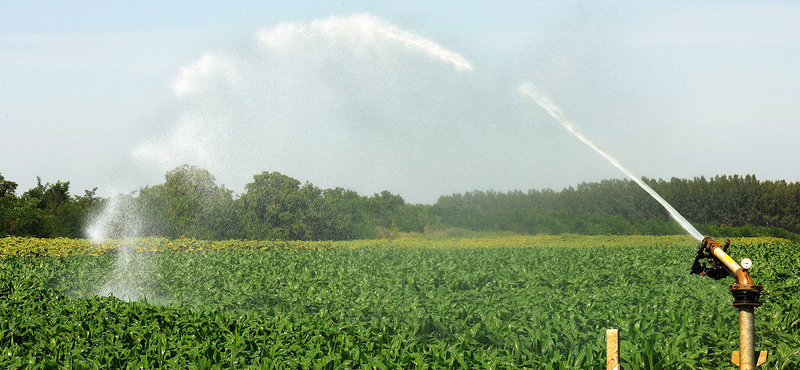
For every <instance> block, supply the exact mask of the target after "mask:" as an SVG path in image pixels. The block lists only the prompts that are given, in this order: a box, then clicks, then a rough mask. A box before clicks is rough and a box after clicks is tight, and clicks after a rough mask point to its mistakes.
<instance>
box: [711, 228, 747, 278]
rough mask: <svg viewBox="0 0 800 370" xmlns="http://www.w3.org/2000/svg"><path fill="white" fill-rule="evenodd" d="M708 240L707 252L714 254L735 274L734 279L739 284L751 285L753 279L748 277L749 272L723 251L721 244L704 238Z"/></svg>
mask: <svg viewBox="0 0 800 370" xmlns="http://www.w3.org/2000/svg"><path fill="white" fill-rule="evenodd" d="M706 240H708V244H707V247H706V248H708V250H709V252H711V254H713V255H714V257H716V258H717V259H718V260H719V261H720V262H722V264H723V265H724V266H725V268H726V269H728V271H730V272H731V273H732V274H734V275H736V280H737V283H738V284H739V285H753V279H752V278H751V277H750V274H748V273H747V271H745V270H744V269H743V268H742V266H739V264H738V263H736V261H734V260H733V258H731V256H729V255H728V254H727V253H725V251H724V250H723V249H722V245H720V244H719V243H717V242H715V241H714V240H713V239H711V238H706Z"/></svg>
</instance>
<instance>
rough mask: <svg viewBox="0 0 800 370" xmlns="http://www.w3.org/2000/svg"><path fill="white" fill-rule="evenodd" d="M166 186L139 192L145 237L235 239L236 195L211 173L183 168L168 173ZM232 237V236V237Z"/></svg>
mask: <svg viewBox="0 0 800 370" xmlns="http://www.w3.org/2000/svg"><path fill="white" fill-rule="evenodd" d="M164 177H165V180H166V181H165V182H164V183H163V184H159V185H155V186H146V187H144V188H143V189H141V190H140V191H139V196H138V198H137V203H138V205H139V209H140V210H141V212H142V214H143V226H142V233H143V234H144V235H158V236H166V237H172V238H177V237H180V236H186V237H192V238H198V239H219V238H227V237H231V236H233V237H235V236H238V235H236V233H235V231H234V230H237V229H238V225H236V224H235V220H236V217H234V209H233V191H231V190H228V189H226V188H225V187H224V186H217V185H216V183H215V178H214V176H213V175H211V173H210V172H208V170H205V169H201V168H198V167H196V166H190V165H183V166H180V167H177V168H175V169H174V170H172V171H170V172H168V173H167V174H166V175H165V176H164ZM231 234H233V235H231Z"/></svg>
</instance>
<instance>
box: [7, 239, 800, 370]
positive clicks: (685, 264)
mask: <svg viewBox="0 0 800 370" xmlns="http://www.w3.org/2000/svg"><path fill="white" fill-rule="evenodd" d="M720 239H722V238H717V240H718V241H724V239H722V240H720ZM697 246H698V244H697V242H696V241H695V240H694V239H692V238H689V237H684V236H667V237H652V236H577V235H564V236H498V237H492V238H462V239H437V238H406V239H393V240H361V241H346V242H299V241H298V242H280V241H215V242H211V241H200V240H192V239H175V240H170V239H161V238H145V239H133V240H114V241H107V242H104V243H99V244H93V243H90V242H88V241H86V240H75V239H33V238H14V237H8V238H0V350H2V352H0V368H2V369H107V368H114V369H155V368H165V369H249V368H253V369H356V368H357V369H453V368H462V369H604V368H605V337H604V336H605V330H606V329H609V328H616V329H619V331H620V339H621V343H620V353H621V354H620V357H621V363H622V366H623V369H626V370H633V369H731V368H733V365H732V364H731V363H730V358H731V352H732V351H733V350H738V321H737V310H736V309H735V308H734V307H733V306H732V304H731V303H732V297H731V294H730V292H729V291H728V286H729V285H730V284H732V283H733V279H732V278H730V277H729V278H727V279H725V280H719V281H714V280H711V279H709V278H707V277H700V276H697V275H690V274H689V270H690V267H691V264H692V262H693V258H694V254H695V252H696V250H697ZM729 253H730V254H731V256H732V257H733V258H735V259H736V260H741V259H742V258H744V257H749V258H750V259H752V260H753V261H754V266H753V268H752V269H751V274H752V276H753V279H754V280H755V282H756V283H757V284H761V285H763V286H764V287H765V291H766V293H767V294H766V295H764V296H762V299H761V300H762V302H763V306H762V307H759V308H757V309H756V334H757V339H756V348H757V349H759V350H767V351H769V360H768V362H767V363H766V364H765V365H764V366H762V367H761V368H763V369H800V274H799V273H798V270H800V244H797V243H791V242H789V241H786V240H782V239H768V238H762V239H756V238H752V239H746V238H745V239H734V240H732V245H731V248H730V249H729ZM111 292H117V296H119V292H124V293H125V294H126V295H127V297H128V298H132V299H130V300H121V299H118V298H116V297H115V296H113V295H112V294H111Z"/></svg>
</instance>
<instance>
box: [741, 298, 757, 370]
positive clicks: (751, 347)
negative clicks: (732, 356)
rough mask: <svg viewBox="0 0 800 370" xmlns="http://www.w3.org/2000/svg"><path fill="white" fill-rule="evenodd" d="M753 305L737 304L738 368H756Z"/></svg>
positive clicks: (742, 369)
mask: <svg viewBox="0 0 800 370" xmlns="http://www.w3.org/2000/svg"><path fill="white" fill-rule="evenodd" d="M754 310H755V307H753V306H739V370H755V368H756V360H757V359H756V338H755V337H756V330H755V322H754V318H753V311H754Z"/></svg>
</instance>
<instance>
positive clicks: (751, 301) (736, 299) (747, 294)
mask: <svg viewBox="0 0 800 370" xmlns="http://www.w3.org/2000/svg"><path fill="white" fill-rule="evenodd" d="M728 289H729V290H730V291H731V294H733V305H734V306H737V307H738V306H750V307H758V306H761V302H759V301H758V298H759V297H760V296H761V291H762V290H764V287H763V286H761V285H750V284H748V285H739V284H733V285H731V286H730V287H729V288H728Z"/></svg>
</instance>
